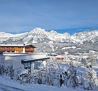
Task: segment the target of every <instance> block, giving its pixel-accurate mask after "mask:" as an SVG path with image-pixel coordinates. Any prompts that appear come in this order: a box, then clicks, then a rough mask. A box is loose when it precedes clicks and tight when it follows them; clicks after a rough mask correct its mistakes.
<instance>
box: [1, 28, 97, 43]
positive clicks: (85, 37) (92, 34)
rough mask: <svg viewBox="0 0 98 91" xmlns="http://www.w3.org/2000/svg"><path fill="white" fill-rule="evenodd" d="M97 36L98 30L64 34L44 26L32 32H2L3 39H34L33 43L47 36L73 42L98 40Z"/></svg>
mask: <svg viewBox="0 0 98 91" xmlns="http://www.w3.org/2000/svg"><path fill="white" fill-rule="evenodd" d="M96 37H98V30H94V31H88V32H79V33H76V34H73V35H70V34H69V33H67V32H65V33H63V34H61V33H58V32H56V31H55V30H51V31H46V30H45V29H42V28H38V27H37V28H34V29H33V30H31V31H30V32H25V33H21V34H10V33H5V32H0V38H1V40H0V41H1V42H2V41H7V39H9V38H10V39H12V40H13V41H17V40H19V39H20V40H21V39H23V42H25V43H28V41H31V40H32V43H38V40H39V39H40V40H43V39H44V38H47V39H49V40H51V41H57V42H66V41H67V42H73V43H80V44H82V43H83V42H84V41H92V42H94V41H96V39H95V38H96Z"/></svg>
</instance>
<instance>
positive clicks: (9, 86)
mask: <svg viewBox="0 0 98 91" xmlns="http://www.w3.org/2000/svg"><path fill="white" fill-rule="evenodd" d="M0 91H86V90H83V89H81V88H67V87H66V86H62V87H55V86H46V85H37V84H19V83H18V82H16V81H13V80H10V79H9V78H6V77H0ZM92 91H98V88H96V89H94V90H92Z"/></svg>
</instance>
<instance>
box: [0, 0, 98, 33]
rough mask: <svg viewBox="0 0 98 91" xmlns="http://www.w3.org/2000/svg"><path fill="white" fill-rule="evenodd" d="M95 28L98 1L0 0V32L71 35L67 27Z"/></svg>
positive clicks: (97, 22) (97, 17)
mask: <svg viewBox="0 0 98 91" xmlns="http://www.w3.org/2000/svg"><path fill="white" fill-rule="evenodd" d="M97 25H98V0H0V32H1V31H2V32H11V33H19V32H25V31H31V30H32V29H33V28H35V27H42V28H45V29H47V30H51V29H57V31H58V32H60V30H59V29H63V30H62V32H70V33H71V31H72V30H70V29H68V30H67V28H76V27H86V26H97ZM64 29H66V30H64ZM81 31H82V30H81ZM74 32H77V31H75V30H74Z"/></svg>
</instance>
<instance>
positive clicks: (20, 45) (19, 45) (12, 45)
mask: <svg viewBox="0 0 98 91" xmlns="http://www.w3.org/2000/svg"><path fill="white" fill-rule="evenodd" d="M0 46H5V47H9V46H11V47H17V46H18V47H23V46H25V47H28V46H30V47H34V48H35V46H33V45H25V44H0Z"/></svg>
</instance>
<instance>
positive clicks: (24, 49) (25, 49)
mask: <svg viewBox="0 0 98 91" xmlns="http://www.w3.org/2000/svg"><path fill="white" fill-rule="evenodd" d="M34 49H35V46H33V45H24V44H23V45H22V44H21V45H20V44H16V45H14V44H6V45H5V44H1V45H0V52H13V53H33V52H34Z"/></svg>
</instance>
